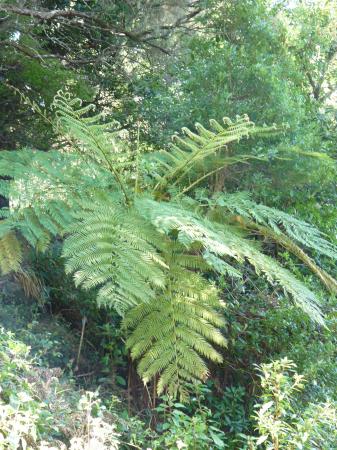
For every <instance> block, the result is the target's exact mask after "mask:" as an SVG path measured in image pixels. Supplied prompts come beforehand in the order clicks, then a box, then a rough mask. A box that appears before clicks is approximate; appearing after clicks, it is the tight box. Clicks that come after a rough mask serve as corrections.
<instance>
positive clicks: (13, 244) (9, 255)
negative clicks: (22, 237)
mask: <svg viewBox="0 0 337 450" xmlns="http://www.w3.org/2000/svg"><path fill="white" fill-rule="evenodd" d="M21 261H22V249H21V244H20V242H19V240H18V238H17V237H16V236H15V233H14V232H9V233H7V234H5V235H4V236H2V237H1V239H0V269H1V273H2V274H7V273H9V272H13V271H14V272H15V271H17V270H19V268H20V264H21Z"/></svg>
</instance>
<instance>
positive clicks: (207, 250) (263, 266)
mask: <svg viewBox="0 0 337 450" xmlns="http://www.w3.org/2000/svg"><path fill="white" fill-rule="evenodd" d="M136 206H137V208H138V210H139V212H140V214H142V215H144V217H147V218H148V220H150V221H151V223H152V224H153V225H154V226H155V227H156V228H157V229H158V231H160V232H162V233H165V234H171V233H175V234H177V239H178V240H179V242H181V243H183V244H184V245H186V247H189V246H190V245H192V244H193V243H195V242H198V243H199V244H200V245H201V246H202V248H203V250H204V255H205V254H206V255H207V256H206V260H207V263H208V264H210V265H212V263H213V262H214V261H215V263H216V264H215V265H214V266H213V267H214V269H216V270H219V269H220V271H223V272H227V273H230V270H231V269H229V268H228V266H229V264H228V262H225V264H224V265H222V264H221V262H222V258H223V257H227V258H228V257H229V258H233V259H234V260H236V261H239V262H241V263H242V262H244V261H248V262H249V263H250V264H251V265H252V266H253V267H254V268H255V271H256V272H257V273H259V274H263V275H265V276H266V278H267V280H268V281H269V282H270V283H271V284H277V285H279V286H280V287H282V288H283V289H284V291H285V292H286V293H288V294H290V296H291V297H292V299H293V301H294V302H295V304H297V305H298V306H299V307H300V308H302V309H303V311H305V312H306V313H307V314H309V316H310V317H311V318H312V319H313V320H315V321H316V322H318V323H320V324H323V323H324V321H323V318H322V314H321V312H320V309H319V302H318V300H317V298H316V296H315V294H314V293H313V292H312V291H310V290H309V289H308V288H307V287H306V286H305V285H304V284H303V283H302V282H300V281H299V280H298V279H297V278H296V277H295V276H294V275H292V273H291V272H289V271H288V270H286V269H285V268H283V267H282V266H281V265H280V264H279V263H278V262H277V261H276V260H274V259H272V258H270V257H269V256H267V255H264V254H263V253H262V252H261V251H260V250H259V249H258V248H257V247H256V246H255V245H254V244H253V242H251V241H249V240H248V239H245V238H243V237H242V236H241V235H239V234H238V233H237V232H236V231H235V229H234V227H230V226H222V225H220V224H216V223H215V222H210V221H208V220H206V219H204V218H202V217H200V216H198V215H197V214H195V213H192V212H190V211H188V210H186V209H182V208H181V207H180V206H179V205H178V204H174V203H172V202H171V203H163V202H161V203H159V202H155V201H153V200H149V199H139V200H137V202H136ZM233 271H235V273H237V270H236V269H234V268H233Z"/></svg>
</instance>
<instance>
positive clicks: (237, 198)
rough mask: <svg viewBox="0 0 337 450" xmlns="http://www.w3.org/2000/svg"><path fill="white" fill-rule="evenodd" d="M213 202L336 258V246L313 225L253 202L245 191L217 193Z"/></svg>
mask: <svg viewBox="0 0 337 450" xmlns="http://www.w3.org/2000/svg"><path fill="white" fill-rule="evenodd" d="M215 204H216V205H218V206H221V207H223V208H225V209H227V210H228V211H230V212H231V213H233V214H239V215H240V216H242V217H244V218H245V219H250V220H252V221H254V222H256V223H258V224H260V225H263V226H268V227H270V228H271V229H272V230H273V231H274V232H275V233H276V234H280V235H282V234H284V233H285V234H286V235H288V236H289V237H290V238H291V239H294V240H295V241H296V242H298V243H300V244H302V245H304V246H305V247H307V248H309V249H314V250H316V251H317V252H319V253H321V254H323V255H326V256H328V257H329V258H334V259H337V246H336V245H333V244H332V243H330V242H329V241H328V240H327V239H326V238H325V236H324V234H323V233H321V232H320V231H319V230H318V229H317V228H315V227H314V226H313V225H311V224H309V223H307V222H304V221H303V220H299V219H297V218H296V217H294V216H292V215H290V214H287V213H285V212H283V211H280V210H278V209H275V208H271V207H269V206H266V205H262V204H259V203H255V202H254V201H253V200H251V198H250V197H249V195H248V194H247V193H236V194H219V195H218V196H217V197H216V198H215Z"/></svg>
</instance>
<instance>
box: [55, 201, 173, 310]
mask: <svg viewBox="0 0 337 450" xmlns="http://www.w3.org/2000/svg"><path fill="white" fill-rule="evenodd" d="M76 218H77V220H76V222H75V223H74V225H73V226H72V227H70V228H68V230H67V231H68V233H70V234H71V235H70V236H69V237H68V238H67V239H66V241H65V245H64V252H63V255H64V257H65V258H66V260H67V263H66V270H67V271H68V272H75V282H76V284H77V285H82V286H83V287H84V288H86V289H91V288H93V287H96V286H102V285H103V286H102V287H101V288H100V290H99V292H98V296H97V302H98V304H99V305H100V306H101V305H104V306H108V307H113V308H115V309H116V310H117V311H118V312H119V313H120V314H121V315H123V314H124V312H125V310H127V309H129V308H130V307H132V306H135V305H137V304H139V303H147V302H149V301H150V300H153V299H155V298H156V292H155V288H163V287H164V284H165V276H164V273H163V271H164V269H165V268H167V266H166V264H165V263H164V261H163V260H162V258H161V257H160V255H159V254H158V253H157V249H156V247H157V248H158V246H160V241H159V239H158V236H157V235H156V231H155V229H154V227H152V226H151V225H150V224H149V223H148V222H147V221H145V220H144V219H142V218H141V217H139V215H137V214H136V213H135V211H133V210H132V209H128V208H123V207H121V206H120V205H118V204H114V203H113V198H109V197H108V198H106V199H104V198H103V199H102V198H100V197H96V198H95V200H94V203H93V206H92V208H90V210H88V211H85V210H84V211H83V212H79V213H78V214H77V217H76Z"/></svg>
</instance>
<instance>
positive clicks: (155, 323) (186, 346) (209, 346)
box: [124, 261, 226, 399]
mask: <svg viewBox="0 0 337 450" xmlns="http://www.w3.org/2000/svg"><path fill="white" fill-rule="evenodd" d="M171 262H172V263H173V261H171ZM170 278H171V282H170V283H169V285H168V286H167V289H166V290H165V291H164V292H163V293H162V294H161V295H159V297H158V298H156V299H154V300H152V301H151V302H150V303H148V304H141V305H139V306H137V307H135V308H132V309H131V310H130V311H129V312H128V313H127V315H126V317H125V319H124V326H125V327H126V328H127V329H128V330H129V333H130V334H129V337H128V340H127V346H128V348H130V350H131V355H132V358H134V359H136V360H138V359H140V362H139V365H138V372H139V374H140V376H141V377H142V379H143V381H144V383H148V382H149V381H150V380H151V379H153V378H154V377H157V376H158V377H159V378H158V384H157V392H158V395H160V394H162V393H163V392H164V390H167V391H168V393H169V394H170V395H172V396H176V395H177V394H179V395H180V396H181V397H183V399H184V396H185V388H184V387H185V384H186V382H197V381H200V380H202V381H204V380H205V379H206V378H207V377H208V375H209V371H208V368H207V365H206V363H205V359H208V360H211V361H213V362H217V363H219V362H221V361H222V356H221V354H220V353H219V352H218V350H216V349H215V348H214V345H217V346H220V347H224V346H226V340H225V338H224V337H223V336H222V334H221V332H220V331H219V328H221V327H223V326H224V320H223V317H222V315H221V314H220V313H219V312H218V310H217V308H219V306H220V304H219V300H218V297H217V292H216V289H215V288H214V287H213V286H212V285H209V284H207V283H206V281H205V280H203V279H202V278H201V277H200V276H199V275H197V274H195V273H193V272H190V271H187V270H184V269H180V268H178V266H177V267H175V268H174V267H172V266H171V271H170Z"/></svg>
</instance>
